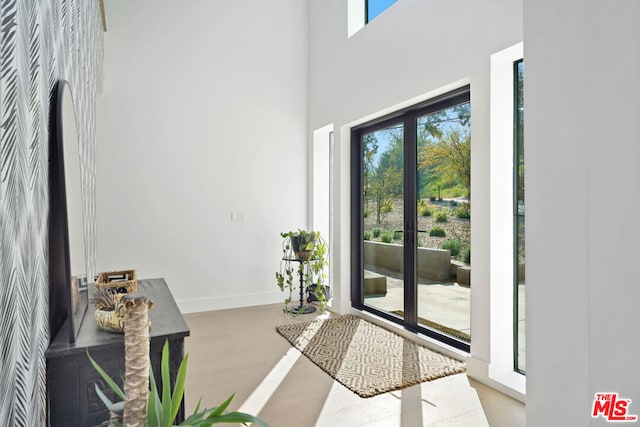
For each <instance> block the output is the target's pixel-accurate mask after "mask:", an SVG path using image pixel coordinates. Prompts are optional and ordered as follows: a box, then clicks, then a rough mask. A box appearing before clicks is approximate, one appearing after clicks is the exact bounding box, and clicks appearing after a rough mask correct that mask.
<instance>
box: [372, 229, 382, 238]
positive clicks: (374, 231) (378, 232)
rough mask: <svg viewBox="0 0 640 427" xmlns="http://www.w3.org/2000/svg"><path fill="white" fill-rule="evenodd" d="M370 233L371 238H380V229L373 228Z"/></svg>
mask: <svg viewBox="0 0 640 427" xmlns="http://www.w3.org/2000/svg"><path fill="white" fill-rule="evenodd" d="M371 232H372V233H373V237H380V227H373V229H371Z"/></svg>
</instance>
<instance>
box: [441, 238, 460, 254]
mask: <svg viewBox="0 0 640 427" xmlns="http://www.w3.org/2000/svg"><path fill="white" fill-rule="evenodd" d="M440 247H441V248H442V249H446V250H448V251H449V252H451V256H453V257H455V256H458V254H459V253H460V240H456V239H452V240H445V241H444V242H442V245H440Z"/></svg>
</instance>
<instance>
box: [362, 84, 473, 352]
mask: <svg viewBox="0 0 640 427" xmlns="http://www.w3.org/2000/svg"><path fill="white" fill-rule="evenodd" d="M469 101H470V87H469V85H466V86H464V87H461V88H459V89H456V90H454V91H451V92H448V93H446V94H443V95H440V96H438V97H435V98H432V99H430V100H428V101H425V102H422V103H420V104H417V105H413V106H411V107H408V108H405V109H402V110H399V111H396V112H393V113H391V114H388V115H386V116H383V117H380V118H378V119H375V120H373V121H370V122H367V123H364V124H362V125H359V126H356V127H354V128H352V129H351V306H352V307H353V308H355V309H358V310H362V311H366V312H370V313H373V314H375V315H377V316H379V317H382V318H384V319H387V320H389V321H391V322H394V323H396V324H398V325H400V326H402V327H404V328H405V329H407V330H409V331H412V332H416V333H421V334H424V335H426V336H429V337H432V338H435V339H437V340H438V341H441V342H443V343H445V344H447V345H450V346H452V347H455V348H457V349H460V350H463V351H465V352H467V353H468V352H470V350H471V346H470V344H469V343H466V342H464V341H460V340H458V339H456V338H453V337H450V336H448V335H445V334H442V333H441V332H439V331H437V330H435V329H430V328H426V327H424V326H422V325H419V324H418V298H417V243H416V242H417V239H416V234H417V176H416V175H417V174H416V173H415V168H414V167H409V166H408V165H417V149H416V145H417V142H416V120H417V119H418V118H419V117H421V116H424V115H427V114H429V113H432V112H435V111H438V110H442V109H444V108H449V107H452V106H455V105H459V104H463V103H466V102H469ZM398 123H403V125H404V141H405V142H404V144H405V149H404V164H405V168H404V222H405V224H404V233H403V234H404V247H405V251H404V280H405V286H404V301H405V303H404V305H405V306H404V319H400V318H398V317H396V316H393V315H392V314H390V313H388V312H385V311H382V310H379V309H377V308H375V307H372V306H368V305H365V303H364V284H363V271H364V258H363V250H364V243H363V242H364V239H363V234H364V230H363V222H362V218H363V217H364V200H363V194H362V183H363V178H364V177H363V173H364V171H363V168H362V157H363V152H364V150H363V143H362V135H363V134H365V133H370V132H372V131H376V130H380V129H384V128H385V127H388V126H389V125H392V124H398ZM407 148H408V149H407ZM407 284H411V285H412V286H407Z"/></svg>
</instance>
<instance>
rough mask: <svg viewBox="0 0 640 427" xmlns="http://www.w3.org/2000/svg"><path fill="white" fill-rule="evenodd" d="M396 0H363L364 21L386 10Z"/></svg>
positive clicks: (370, 19)
mask: <svg viewBox="0 0 640 427" xmlns="http://www.w3.org/2000/svg"><path fill="white" fill-rule="evenodd" d="M396 1H397V0H365V3H364V4H365V17H366V18H365V19H366V21H365V23H367V24H368V23H369V22H371V21H373V20H374V19H375V18H376V17H377V16H378V15H380V14H381V13H382V12H384V11H385V10H387V9H388V8H389V6H391V5H392V4H394V3H395V2H396Z"/></svg>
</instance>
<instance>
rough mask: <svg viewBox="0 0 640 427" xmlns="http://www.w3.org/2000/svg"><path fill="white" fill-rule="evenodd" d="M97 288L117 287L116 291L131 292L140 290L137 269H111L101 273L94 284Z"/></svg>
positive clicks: (121, 292) (120, 292)
mask: <svg viewBox="0 0 640 427" xmlns="http://www.w3.org/2000/svg"><path fill="white" fill-rule="evenodd" d="M94 286H95V288H96V289H107V288H115V289H116V293H119V294H130V293H136V292H138V280H137V278H136V271H135V270H122V271H110V272H107V273H100V274H99V275H98V280H96V283H95V284H94Z"/></svg>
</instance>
